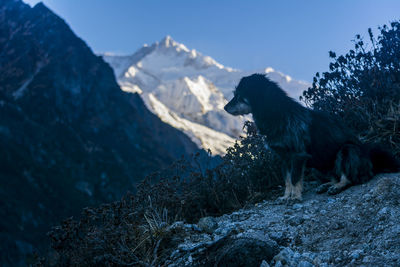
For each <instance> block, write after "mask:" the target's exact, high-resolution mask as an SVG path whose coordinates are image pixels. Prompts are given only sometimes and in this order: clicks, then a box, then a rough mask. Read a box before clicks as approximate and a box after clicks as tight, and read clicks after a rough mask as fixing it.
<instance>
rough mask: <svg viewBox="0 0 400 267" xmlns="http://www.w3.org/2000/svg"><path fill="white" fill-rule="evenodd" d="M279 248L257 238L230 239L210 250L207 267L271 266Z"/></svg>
mask: <svg viewBox="0 0 400 267" xmlns="http://www.w3.org/2000/svg"><path fill="white" fill-rule="evenodd" d="M278 251H279V250H278V247H277V246H276V245H275V244H274V243H272V242H266V241H262V240H259V239H256V238H247V237H244V238H229V239H228V240H226V241H225V242H223V243H222V244H218V245H216V246H214V247H212V248H210V250H209V256H208V262H207V264H206V265H207V266H213V265H214V266H227V267H228V266H229V267H231V266H260V265H261V266H269V265H262V264H263V263H264V262H265V263H266V264H268V263H267V262H270V261H271V260H272V258H273V257H274V255H275V254H276V253H278Z"/></svg>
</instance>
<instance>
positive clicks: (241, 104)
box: [224, 89, 251, 116]
mask: <svg viewBox="0 0 400 267" xmlns="http://www.w3.org/2000/svg"><path fill="white" fill-rule="evenodd" d="M224 109H225V110H226V111H227V112H228V113H230V114H232V115H234V116H237V115H245V114H249V113H251V106H250V102H249V100H248V99H247V98H246V97H245V96H243V95H241V94H240V92H239V91H238V90H237V89H236V90H235V92H234V96H233V98H232V100H231V101H229V103H228V104H226V105H225V107H224Z"/></svg>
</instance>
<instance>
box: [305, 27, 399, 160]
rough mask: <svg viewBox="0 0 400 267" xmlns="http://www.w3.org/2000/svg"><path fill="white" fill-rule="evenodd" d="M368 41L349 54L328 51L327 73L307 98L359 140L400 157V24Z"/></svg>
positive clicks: (357, 43) (359, 42)
mask: <svg viewBox="0 0 400 267" xmlns="http://www.w3.org/2000/svg"><path fill="white" fill-rule="evenodd" d="M368 36H369V42H368V43H366V42H364V40H363V38H362V37H361V36H360V35H356V38H355V40H354V49H352V50H350V51H349V52H348V53H347V54H346V55H341V56H337V55H336V54H335V53H334V52H329V56H330V58H332V62H331V63H330V65H329V71H328V72H324V73H322V75H320V74H319V73H317V74H316V76H315V77H314V80H313V84H312V87H311V88H309V89H308V90H307V91H305V92H304V93H303V98H302V99H303V100H304V101H305V103H306V104H307V105H308V106H311V107H313V108H314V109H318V110H324V111H327V112H329V113H333V114H337V115H339V116H341V117H342V118H343V119H344V121H345V122H346V123H347V125H348V126H350V127H351V128H352V129H354V130H355V132H356V133H358V134H359V135H360V137H361V138H362V139H363V140H365V141H369V142H380V143H384V144H386V145H388V146H391V147H392V149H393V150H394V151H395V153H396V154H397V155H400V130H399V123H400V22H399V21H397V22H392V23H391V24H390V26H386V25H384V26H383V27H380V28H379V34H378V36H377V37H376V38H375V37H374V35H373V32H372V30H371V29H368Z"/></svg>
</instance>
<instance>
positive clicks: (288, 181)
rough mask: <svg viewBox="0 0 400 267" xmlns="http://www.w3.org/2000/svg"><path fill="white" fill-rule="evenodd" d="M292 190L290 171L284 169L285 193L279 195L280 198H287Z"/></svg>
mask: <svg viewBox="0 0 400 267" xmlns="http://www.w3.org/2000/svg"><path fill="white" fill-rule="evenodd" d="M292 191H293V184H292V172H291V170H289V169H288V170H287V171H286V176H285V194H284V195H283V196H282V197H280V198H279V199H280V200H287V199H289V198H290V197H291V195H292Z"/></svg>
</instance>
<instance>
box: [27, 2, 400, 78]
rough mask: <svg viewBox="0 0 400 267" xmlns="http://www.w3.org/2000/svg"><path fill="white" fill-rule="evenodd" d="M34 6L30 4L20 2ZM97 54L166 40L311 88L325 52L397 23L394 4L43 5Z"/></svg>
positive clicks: (399, 7)
mask: <svg viewBox="0 0 400 267" xmlns="http://www.w3.org/2000/svg"><path fill="white" fill-rule="evenodd" d="M24 1H25V2H27V3H29V4H31V5H32V4H36V3H37V2H39V1H36V0H24ZM43 2H44V3H45V4H46V5H47V6H48V7H50V8H51V9H52V10H53V11H55V12H56V13H57V14H58V15H60V16H61V17H62V18H64V19H65V20H66V21H67V23H68V24H69V25H70V26H71V27H72V29H73V30H74V31H75V33H76V34H77V35H78V36H80V37H81V38H83V39H84V40H85V41H86V42H87V43H88V45H89V46H90V47H91V48H92V49H93V50H94V51H95V52H114V53H118V54H129V53H133V52H135V51H136V50H137V49H138V48H140V47H141V46H142V45H143V44H144V43H147V44H151V43H153V42H155V41H159V40H161V39H162V38H163V37H164V36H166V35H171V36H172V38H173V39H175V40H176V41H178V42H181V43H183V44H185V45H186V46H187V47H188V48H195V49H196V50H198V51H200V52H202V53H203V54H206V55H209V56H211V57H213V58H214V59H216V60H217V61H219V62H220V63H221V64H224V65H226V66H230V67H234V68H239V69H244V70H253V69H260V68H264V67H268V66H270V67H273V68H274V69H276V70H280V71H282V72H283V73H285V74H288V75H291V76H292V77H294V78H296V79H302V80H306V81H311V80H312V77H313V76H314V74H315V72H317V71H325V70H327V68H328V64H329V58H328V51H329V50H333V51H335V52H337V54H342V53H345V52H346V51H348V50H349V49H350V48H352V42H351V40H352V39H354V36H355V35H356V34H357V33H360V34H361V35H362V36H366V35H367V29H368V27H372V28H376V27H377V26H379V25H382V24H385V23H388V22H390V21H393V20H396V19H397V20H398V19H400V1H399V0H330V1H328V0H275V1H267V0H264V1H261V0H260V1H258V0H253V1H252V0H247V1H244V0H243V1H235V0H202V1H195V0H179V1H178V0H169V1H166V0H157V1H156V0H137V1H136V0H44V1H43Z"/></svg>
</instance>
